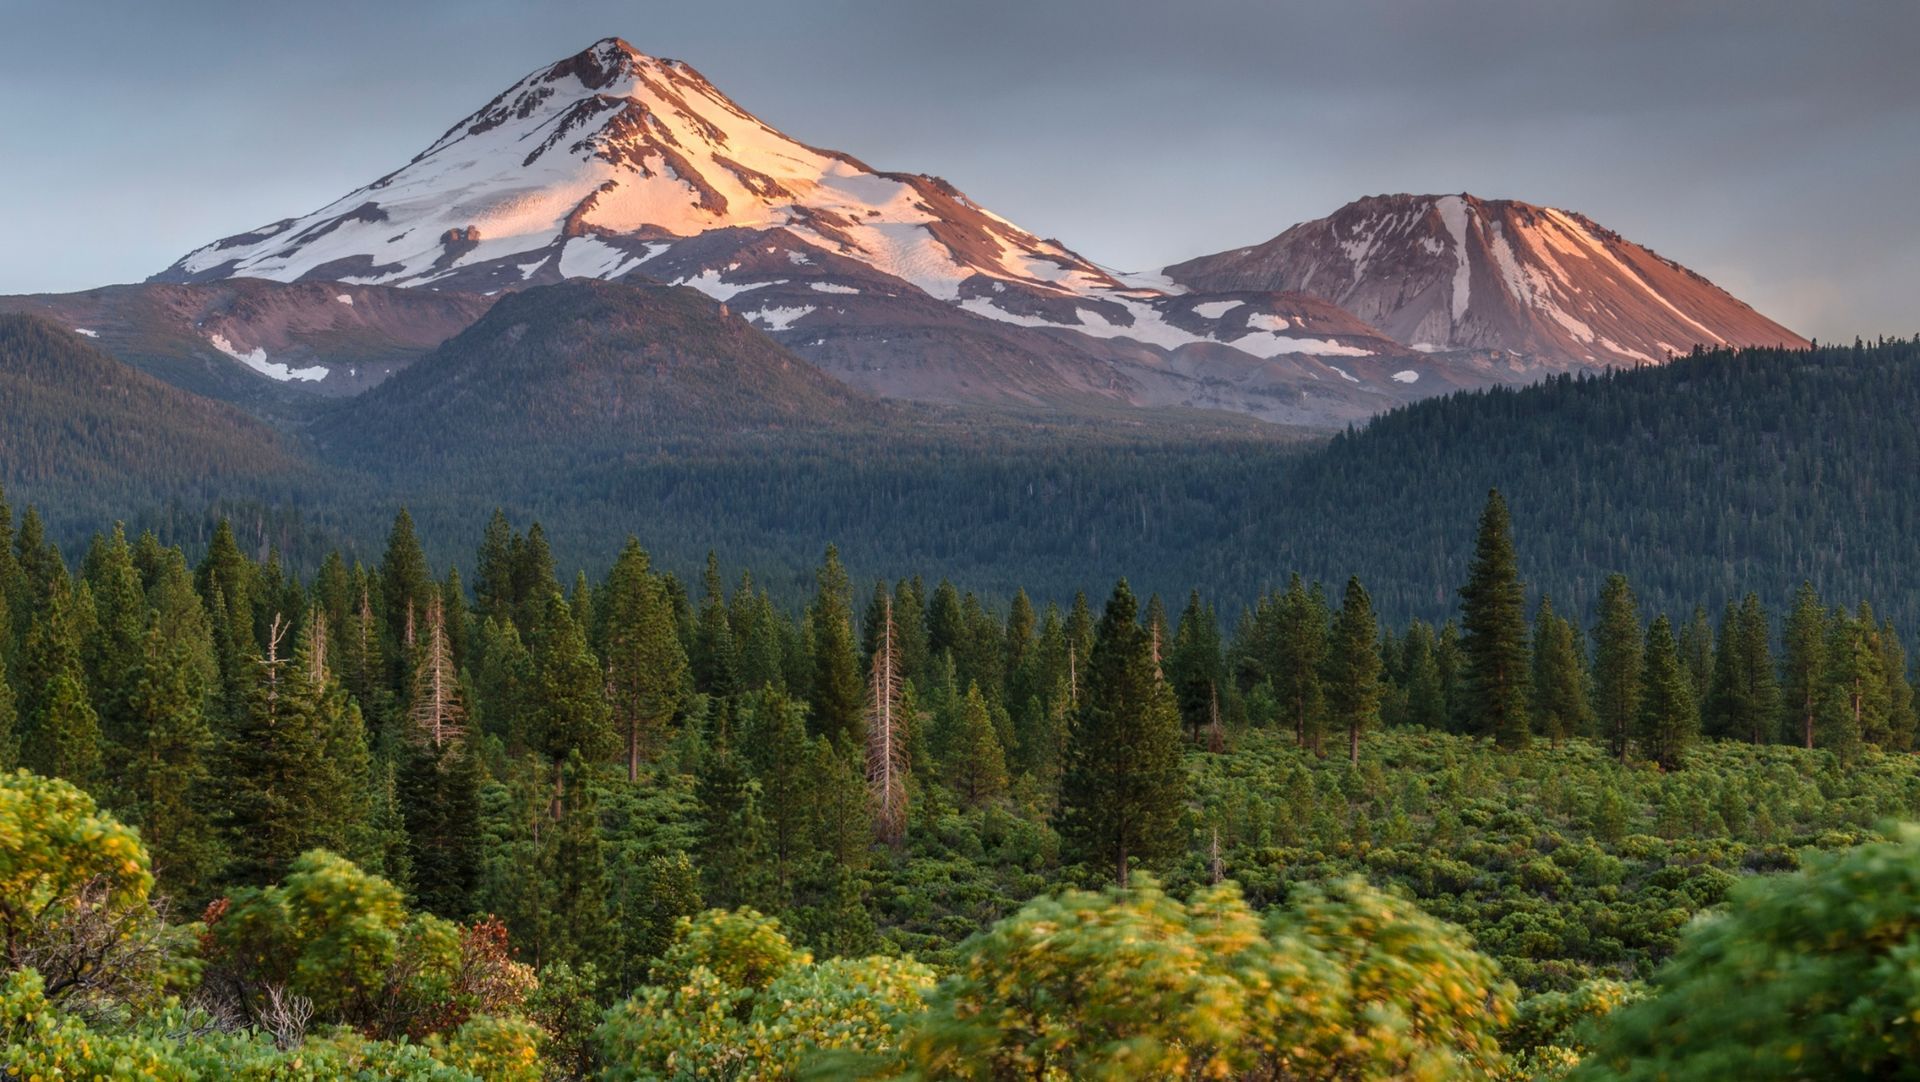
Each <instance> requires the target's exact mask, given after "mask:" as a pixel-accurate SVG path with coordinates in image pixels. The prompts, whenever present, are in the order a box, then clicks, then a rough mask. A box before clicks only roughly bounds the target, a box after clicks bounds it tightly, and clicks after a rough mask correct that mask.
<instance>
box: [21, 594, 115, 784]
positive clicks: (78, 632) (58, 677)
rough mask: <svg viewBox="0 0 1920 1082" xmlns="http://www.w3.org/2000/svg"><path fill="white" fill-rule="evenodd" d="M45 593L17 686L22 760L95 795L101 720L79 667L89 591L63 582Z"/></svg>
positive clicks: (88, 616) (100, 769)
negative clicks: (18, 688) (21, 724)
mask: <svg viewBox="0 0 1920 1082" xmlns="http://www.w3.org/2000/svg"><path fill="white" fill-rule="evenodd" d="M46 590H47V598H46V604H45V606H44V607H43V608H42V610H41V611H40V614H39V615H38V616H37V617H36V618H35V620H34V622H33V624H32V625H31V626H30V627H29V628H28V629H27V638H26V644H25V646H24V647H23V649H22V650H21V666H20V670H21V671H20V673H19V678H18V680H17V681H16V682H17V683H18V685H19V686H20V689H21V695H20V704H19V707H20V714H21V716H22V718H23V720H24V722H25V724H24V725H23V726H22V728H23V729H24V730H25V731H24V733H23V734H22V740H21V760H22V762H24V763H25V764H26V765H27V766H28V767H30V768H32V769H33V770H34V771H36V772H38V773H41V774H46V775H49V776H51V777H56V778H65V779H66V780H68V781H70V782H73V783H74V784H75V785H78V786H79V787H80V788H82V789H86V790H88V791H89V792H93V793H96V794H97V793H98V792H99V791H100V788H101V785H102V782H103V780H104V779H103V776H102V773H103V766H104V753H103V749H102V746H101V735H100V719H99V715H98V714H96V713H95V712H94V709H93V701H92V697H91V696H90V695H89V694H88V692H87V676H86V671H85V668H84V666H83V665H82V663H81V657H82V651H83V645H82V644H83V643H84V642H85V641H86V639H87V636H88V629H89V627H90V626H91V624H92V622H93V621H92V613H91V609H92V601H91V599H90V591H89V590H88V589H87V586H86V584H85V583H82V584H81V585H80V587H79V589H78V590H75V589H74V588H73V587H72V586H70V585H69V584H68V580H67V579H66V578H65V577H64V576H56V577H53V578H52V579H50V580H49V583H48V585H47V587H46Z"/></svg>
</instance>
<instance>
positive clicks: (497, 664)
mask: <svg viewBox="0 0 1920 1082" xmlns="http://www.w3.org/2000/svg"><path fill="white" fill-rule="evenodd" d="M479 654H480V657H479V663H478V665H477V667H476V669H475V672H474V692H475V695H474V712H475V717H474V721H475V722H477V723H478V726H479V728H480V731H481V732H484V733H487V734H488V735H490V736H493V737H495V738H497V739H499V740H501V741H503V742H504V743H505V744H506V750H507V752H508V754H510V755H519V754H521V753H523V752H525V751H526V750H527V749H528V748H529V747H531V746H532V739H533V736H534V733H533V728H532V726H533V696H534V670H533V654H532V653H531V652H530V651H529V650H528V649H527V646H526V644H525V643H524V642H522V641H521V639H520V632H519V631H518V629H516V628H515V627H514V626H513V620H512V619H510V618H509V619H507V620H506V621H505V622H504V623H502V622H498V621H495V620H494V619H493V618H492V617H491V616H489V617H488V618H487V619H486V620H485V621H484V622H482V623H481V625H480V646H479Z"/></svg>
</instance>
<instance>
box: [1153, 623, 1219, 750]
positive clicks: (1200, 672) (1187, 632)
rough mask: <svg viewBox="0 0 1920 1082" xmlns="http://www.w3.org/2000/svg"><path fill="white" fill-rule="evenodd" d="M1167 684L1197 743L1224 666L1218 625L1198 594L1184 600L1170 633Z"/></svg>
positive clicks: (1216, 697) (1208, 718)
mask: <svg viewBox="0 0 1920 1082" xmlns="http://www.w3.org/2000/svg"><path fill="white" fill-rule="evenodd" d="M1165 668H1166V673H1167V682H1168V683H1170V684H1172V685H1173V694H1174V697H1175V698H1177V699H1178V700H1179V702H1180V717H1181V719H1182V720H1184V721H1185V722H1186V725H1187V728H1188V729H1189V730H1190V731H1191V732H1192V733H1193V742H1194V743H1196V744H1198V743H1200V734H1201V732H1202V730H1204V729H1205V728H1206V727H1207V725H1208V724H1209V723H1210V722H1211V721H1212V720H1213V714H1214V706H1215V704H1216V703H1218V701H1219V687H1220V682H1221V681H1222V680H1223V679H1225V678H1226V666H1225V664H1224V662H1223V661H1222V659H1221V655H1220V623H1219V620H1218V619H1217V618H1216V617H1215V616H1214V612H1213V608H1212V606H1209V605H1202V604H1201V603H1200V591H1198V590H1195V591H1193V592H1192V593H1190V594H1189V595H1188V596H1187V607H1186V608H1185V609H1184V610H1182V611H1181V613H1180V625H1179V627H1178V628H1177V629H1176V630H1175V631H1174V633H1173V649H1172V651H1171V653H1170V654H1169V655H1168V658H1167V664H1166V666H1165Z"/></svg>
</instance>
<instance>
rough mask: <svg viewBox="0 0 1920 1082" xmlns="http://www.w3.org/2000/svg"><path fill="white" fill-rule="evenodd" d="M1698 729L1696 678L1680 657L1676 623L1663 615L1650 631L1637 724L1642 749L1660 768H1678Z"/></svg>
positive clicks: (1641, 682) (1641, 677)
mask: <svg viewBox="0 0 1920 1082" xmlns="http://www.w3.org/2000/svg"><path fill="white" fill-rule="evenodd" d="M1698 731H1699V713H1698V711H1697V708H1696V707H1695V706H1694V700H1693V677H1692V674H1691V673H1689V672H1688V671H1687V667H1686V665H1685V663H1684V662H1682V660H1681V658H1680V654H1679V650H1678V647H1677V644H1676V643H1675V642H1674V638H1673V624H1672V623H1671V622H1670V621H1669V620H1668V619H1667V618H1666V617H1665V616H1662V617H1660V618H1659V619H1657V620H1655V621H1654V622H1653V627H1652V628H1651V629H1650V630H1649V631H1648V632H1647V647H1646V661H1645V663H1644V665H1643V666H1642V667H1641V676H1640V709H1639V718H1638V722H1637V726H1636V735H1637V736H1638V738H1639V741H1640V748H1641V750H1642V751H1643V752H1644V753H1645V754H1646V756H1647V758H1649V759H1651V760H1653V761H1654V762H1655V763H1657V764H1659V766H1660V769H1662V770H1677V769H1679V768H1680V766H1681V765H1682V764H1683V763H1684V762H1685V761H1686V755H1687V749H1688V748H1689V747H1690V746H1691V745H1692V743H1693V738H1694V735H1695V734H1696V733H1697V732H1698Z"/></svg>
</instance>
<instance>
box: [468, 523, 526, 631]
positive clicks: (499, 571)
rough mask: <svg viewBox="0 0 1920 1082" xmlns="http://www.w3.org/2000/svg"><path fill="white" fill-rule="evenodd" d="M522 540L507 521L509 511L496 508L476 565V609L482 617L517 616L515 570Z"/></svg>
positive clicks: (474, 584) (500, 618)
mask: <svg viewBox="0 0 1920 1082" xmlns="http://www.w3.org/2000/svg"><path fill="white" fill-rule="evenodd" d="M521 544H522V541H521V540H520V537H519V535H518V534H516V533H515V532H514V529H513V527H512V526H511V525H509V524H508V523H507V516H506V513H505V512H504V511H502V510H500V509H499V508H497V507H496V508H494V509H493V517H492V518H490V519H488V520H487V528H486V532H485V533H484V534H482V535H481V540H480V550H479V552H478V553H477V555H476V556H475V559H474V565H473V574H474V580H473V596H474V602H475V607H474V612H475V615H476V616H477V618H479V619H480V620H483V621H484V620H487V619H492V620H496V621H500V620H507V619H511V618H512V617H513V614H514V610H515V607H516V605H517V604H518V602H519V596H518V595H517V594H515V593H514V573H515V568H516V566H517V565H518V563H519V548H520V546H521Z"/></svg>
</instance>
